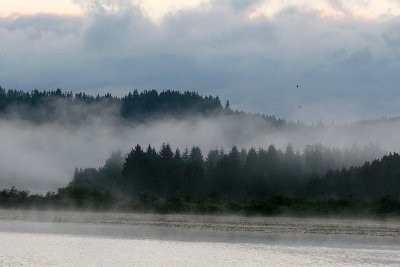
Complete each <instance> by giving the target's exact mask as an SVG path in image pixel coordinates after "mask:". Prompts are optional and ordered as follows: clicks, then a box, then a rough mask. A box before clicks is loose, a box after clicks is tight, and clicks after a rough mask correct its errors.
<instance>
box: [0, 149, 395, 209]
mask: <svg viewBox="0 0 400 267" xmlns="http://www.w3.org/2000/svg"><path fill="white" fill-rule="evenodd" d="M358 151H360V150H358ZM354 153H355V151H352V150H347V151H344V152H343V151H336V150H332V149H327V148H323V147H322V146H320V145H314V146H308V147H307V148H306V150H305V152H304V153H302V154H300V153H298V152H294V151H293V149H292V147H291V146H288V147H287V149H286V151H284V152H282V151H280V150H276V149H275V148H274V147H273V146H270V147H269V148H268V149H262V148H260V149H258V150H255V149H250V150H249V151H246V150H243V149H242V150H240V151H239V150H238V149H237V148H236V147H233V148H232V149H231V150H230V151H229V152H227V153H225V152H224V151H223V150H212V151H210V152H209V153H208V155H207V157H206V158H204V157H203V155H202V153H201V151H200V149H199V148H198V147H193V148H192V149H191V150H190V151H189V150H185V151H183V152H182V153H181V152H180V151H179V150H178V149H177V150H175V152H173V151H172V149H171V147H170V146H169V145H168V144H164V145H163V146H162V147H161V149H160V150H159V151H157V150H156V149H154V148H153V147H151V146H148V147H147V148H146V149H143V148H141V147H140V146H139V145H137V146H136V147H135V148H134V149H132V150H131V151H130V152H129V154H128V155H127V156H126V157H124V156H123V155H122V154H121V153H120V152H116V153H113V154H112V155H111V157H110V158H109V159H108V160H107V161H106V163H105V165H104V166H103V167H101V168H98V169H94V168H87V169H76V170H75V174H74V177H73V180H72V181H71V182H70V184H69V185H68V186H67V187H66V188H60V189H59V190H58V192H57V193H51V192H49V193H47V194H45V195H41V194H33V195H32V194H29V192H27V191H18V190H16V189H15V188H11V189H6V190H2V191H0V206H2V207H25V208H85V209H93V208H94V209H102V210H103V209H106V210H109V209H117V210H124V211H142V212H149V211H150V212H162V213H163V212H194V213H221V212H222V213H240V214H247V215H255V214H258V215H276V214H288V215H300V216H305V215H335V216H337V215H343V216H369V215H379V216H381V215H392V216H393V215H399V214H400V155H399V154H396V153H393V154H389V155H386V156H384V157H383V158H381V159H376V160H374V161H372V162H367V163H365V164H363V165H362V166H359V167H349V168H341V169H337V168H338V167H339V166H340V165H343V164H344V162H345V161H346V158H348V157H351V156H352V155H354ZM339 155H340V156H339ZM334 159H335V160H334ZM332 168H333V169H332ZM334 168H336V169H337V170H334Z"/></svg>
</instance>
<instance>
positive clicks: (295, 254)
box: [0, 210, 400, 266]
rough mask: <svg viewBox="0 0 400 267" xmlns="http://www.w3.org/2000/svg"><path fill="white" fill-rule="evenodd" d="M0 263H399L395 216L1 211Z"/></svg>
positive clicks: (399, 232)
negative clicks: (382, 218)
mask: <svg viewBox="0 0 400 267" xmlns="http://www.w3.org/2000/svg"><path fill="white" fill-rule="evenodd" d="M0 243H1V249H0V266H3V265H9V266H15V265H26V266H43V265H46V266H48V265H57V266H99V265H101V266H104V265H105V266H121V265H129V266H132V265H142V266H143V265H150V266H171V265H185V266H188V265H196V266H198V265H204V266H206V265H207V266H210V265H211V266H216V265H217V266H220V265H223V266H231V265H240V266H244V265H245V266H299V265H302V266H377V265H378V266H400V226H399V223H398V221H386V222H384V221H359V220H327V219H293V218H247V217H234V216H187V215H165V216H163V215H146V214H121V213H93V212H83V213H77V212H54V211H51V212H50V211H49V212H45V211H41V212H38V211H16V210H0Z"/></svg>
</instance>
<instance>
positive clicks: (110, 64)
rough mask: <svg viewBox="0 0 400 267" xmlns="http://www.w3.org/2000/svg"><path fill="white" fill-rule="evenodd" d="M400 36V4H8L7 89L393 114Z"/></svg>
mask: <svg viewBox="0 0 400 267" xmlns="http://www.w3.org/2000/svg"><path fill="white" fill-rule="evenodd" d="M399 29H400V1H399V0H371V1H368V0H347V1H341V0H320V1H318V0H314V1H308V0H292V1H285V0H268V1H264V0H246V1H244V0H204V1H202V0H192V1H190V0H171V1H168V0H163V1H159V0H132V1H130V0H119V1H113V0H103V1H101V0H98V1H88V0H73V1H70V0H57V1H54V0H37V1H32V0H1V3H0V40H1V42H0V85H2V86H3V87H5V88H15V89H24V90H32V89H34V88H38V89H55V88H57V87H60V88H63V89H66V90H72V91H86V92H91V93H97V92H100V93H104V92H106V91H110V92H111V93H113V94H116V95H121V94H123V93H126V92H128V91H129V90H132V89H135V88H137V89H139V90H143V89H153V88H154V89H159V90H164V89H176V90H195V91H198V92H200V93H202V94H213V95H216V94H218V95H219V96H220V97H221V99H230V102H231V104H232V106H233V107H234V108H239V109H244V110H246V111H254V112H263V113H267V114H274V115H277V116H278V117H284V118H288V119H294V120H301V121H306V122H312V121H317V120H324V121H326V122H331V121H335V122H348V121H354V120H358V119H366V118H379V117H382V116H396V115H400V109H399V107H400V86H399V85H400V31H399ZM297 84H298V85H299V88H297V86H296V85H297Z"/></svg>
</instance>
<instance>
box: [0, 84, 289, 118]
mask: <svg viewBox="0 0 400 267" xmlns="http://www.w3.org/2000/svg"><path fill="white" fill-rule="evenodd" d="M0 114H2V115H3V116H5V115H12V116H14V117H18V118H20V119H24V120H30V121H35V122H48V121H57V120H61V119H68V120H70V121H76V120H80V119H82V120H83V119H85V118H88V117H90V116H92V115H104V114H106V115H112V116H117V117H118V118H120V119H123V120H128V121H145V120H148V119H150V118H160V117H167V116H169V117H174V118H180V117H185V116H189V115H202V116H213V115H220V114H223V115H237V116H241V117H253V118H254V117H257V118H261V119H263V120H265V121H267V122H269V123H270V124H272V125H274V126H278V125H284V124H285V121H283V120H280V119H276V118H275V117H274V116H265V115H260V114H248V113H244V112H239V111H233V110H232V109H231V108H230V107H229V102H228V101H227V102H226V104H224V105H222V104H221V101H220V99H219V97H218V96H215V97H214V96H202V95H200V94H198V93H196V92H189V91H185V92H179V91H172V90H166V91H162V92H158V91H156V90H149V91H142V92H138V91H137V90H134V91H132V92H130V93H129V94H127V95H125V96H123V97H115V96H112V95H111V94H110V93H107V94H105V95H97V96H93V95H90V94H86V93H75V94H74V93H72V92H63V91H62V90H61V89H57V90H55V91H39V90H33V91H31V92H26V91H19V90H5V89H3V88H2V87H0Z"/></svg>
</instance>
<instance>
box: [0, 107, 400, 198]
mask: <svg viewBox="0 0 400 267" xmlns="http://www.w3.org/2000/svg"><path fill="white" fill-rule="evenodd" d="M396 132H400V120H396V119H393V120H380V121H372V122H360V123H355V124H349V125H315V126H310V125H309V126H307V125H292V126H287V127H283V128H276V127H272V126H270V125H268V123H266V121H265V120H263V119H261V118H257V117H250V118H249V117H247V118H244V117H240V116H236V115H235V116H234V115H230V116H226V115H218V116H212V117H211V116H209V117H200V116H197V117H186V118H181V119H172V118H171V119H154V120H150V121H149V122H147V123H136V124H132V123H127V122H125V123H124V122H121V120H120V119H119V118H118V117H117V116H115V115H113V113H112V112H109V113H103V114H101V115H98V116H93V117H92V118H88V119H86V120H84V122H82V123H79V124H76V123H72V122H70V121H68V120H61V121H60V120H59V121H57V122H51V123H49V122H47V123H39V124H38V123H33V122H30V121H27V120H21V119H18V118H16V117H8V118H3V119H1V120H0V140H2V141H1V144H2V145H1V152H0V187H1V188H6V187H10V186H16V187H17V188H20V189H27V190H30V191H31V192H45V191H47V190H55V189H57V188H58V187H61V186H65V185H67V183H68V182H69V181H70V180H71V179H72V176H73V172H74V168H75V167H82V168H86V167H95V168H97V167H100V166H102V165H103V164H104V162H105V160H106V159H107V158H108V157H109V156H110V154H111V153H112V152H113V151H117V150H120V151H122V152H123V153H127V152H128V151H129V150H130V149H132V148H133V147H134V146H135V145H136V144H140V145H142V146H147V145H148V144H151V145H152V146H155V147H160V146H161V144H162V143H169V144H171V146H172V147H173V148H180V149H181V150H182V149H185V148H186V147H188V148H191V147H192V146H199V147H200V148H201V149H202V152H203V155H204V156H206V155H207V153H208V151H209V150H210V149H215V148H218V149H220V148H223V149H225V150H229V149H230V148H231V147H232V146H237V147H239V148H250V147H255V148H259V147H264V148H266V147H268V146H269V145H271V144H273V145H275V147H276V148H280V149H283V150H284V149H285V147H286V146H287V145H288V144H291V145H293V146H294V148H295V149H296V150H298V151H299V152H300V153H301V152H302V151H303V150H304V147H305V145H307V144H317V143H318V144H322V145H324V146H326V147H330V148H339V149H345V148H350V147H354V146H358V147H360V149H361V148H364V147H365V146H371V144H372V145H374V146H379V148H380V149H381V150H382V151H383V152H391V151H399V147H400V136H398V135H395V134H394V133H396ZM365 151H366V155H365V156H364V158H362V159H358V162H359V161H360V160H362V161H364V160H371V159H374V158H377V157H379V156H381V154H380V153H377V151H376V149H372V148H371V153H369V152H368V149H366V150H365Z"/></svg>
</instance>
